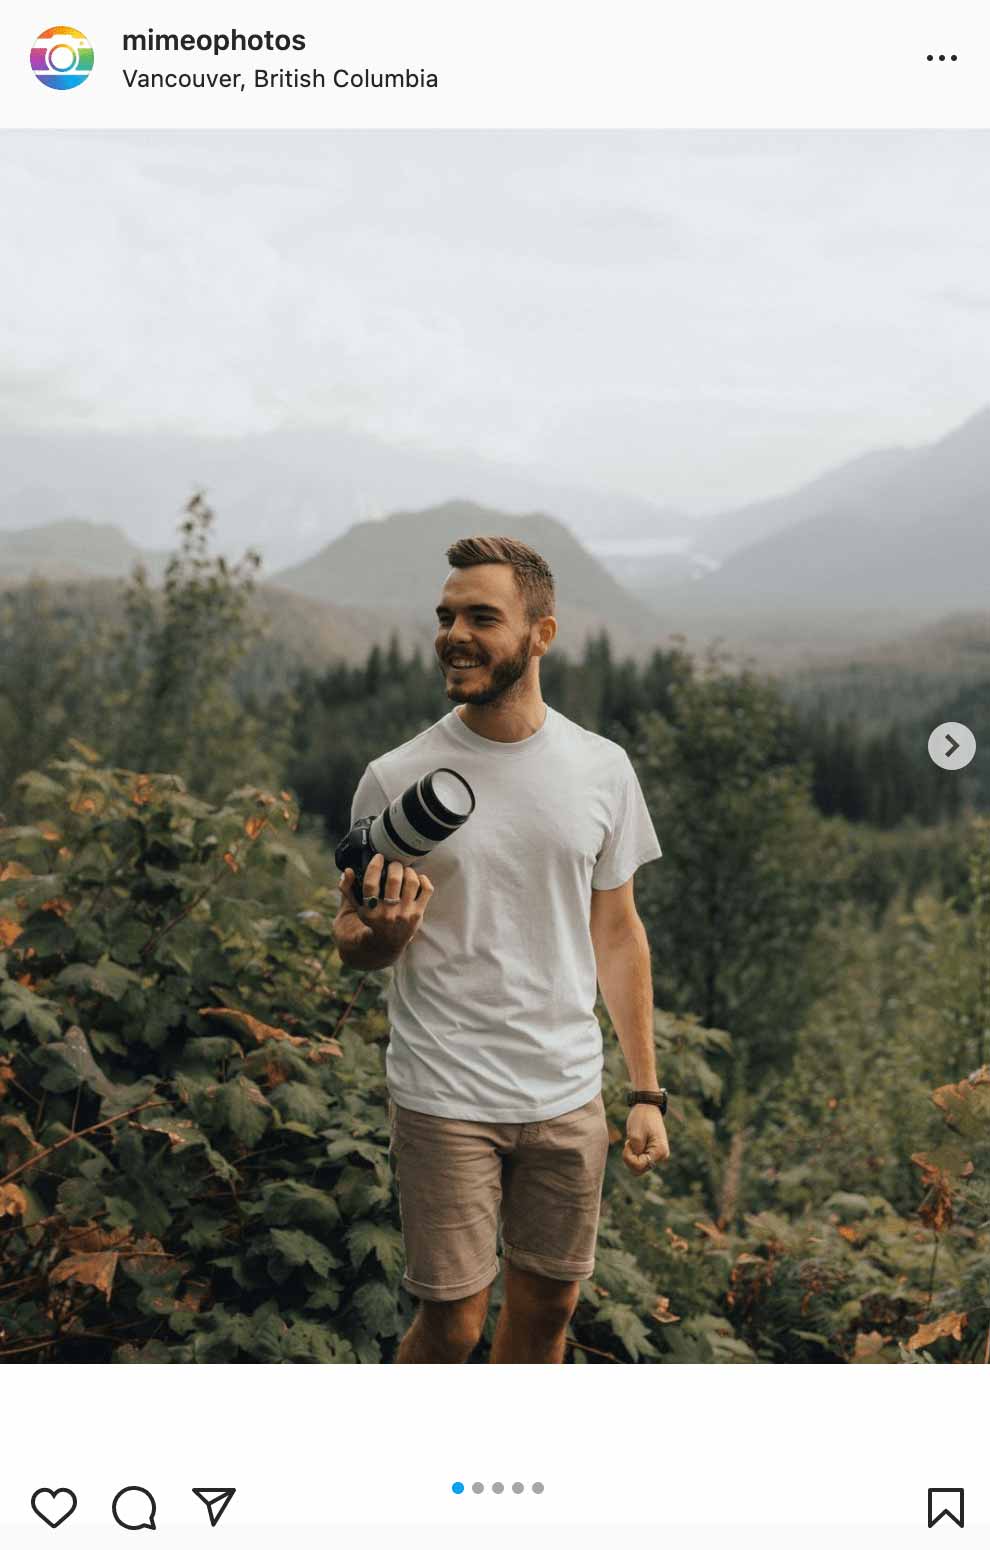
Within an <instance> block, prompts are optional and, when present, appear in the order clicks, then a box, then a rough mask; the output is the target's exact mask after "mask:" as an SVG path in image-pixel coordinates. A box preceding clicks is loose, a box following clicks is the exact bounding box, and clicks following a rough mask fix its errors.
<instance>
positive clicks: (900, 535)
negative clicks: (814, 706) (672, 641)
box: [638, 409, 990, 638]
mask: <svg viewBox="0 0 990 1550" xmlns="http://www.w3.org/2000/svg"><path fill="white" fill-rule="evenodd" d="M818 485H819V489H818V494H817V496H815V495H814V494H807V492H806V494H805V496H804V497H801V499H798V500H797V502H796V504H797V506H798V507H801V506H804V507H805V509H806V514H805V515H804V516H802V517H801V518H800V519H799V520H797V521H795V522H793V523H792V524H791V525H790V526H788V527H786V528H784V529H783V530H781V531H777V532H774V533H771V534H770V535H769V536H766V537H763V538H761V539H758V540H757V541H756V542H753V543H748V544H746V545H744V546H743V547H742V548H740V549H737V550H735V551H734V552H732V553H730V554H729V555H728V557H727V558H726V559H725V561H724V563H723V564H722V565H721V566H720V567H719V569H718V570H715V571H712V572H710V573H708V574H705V575H701V576H699V577H697V578H696V579H694V580H691V581H687V582H681V583H680V584H677V585H670V586H666V587H657V588H654V589H651V591H650V593H649V600H650V601H651V602H652V603H653V604H654V606H656V607H659V608H660V609H661V610H662V611H663V613H664V615H665V617H667V618H668V619H669V620H672V621H674V622H676V624H677V627H680V624H681V621H683V620H689V619H692V618H694V619H698V618H703V619H704V620H705V621H707V622H708V623H711V622H712V621H715V620H717V621H719V622H720V623H721V624H723V625H724V626H725V627H726V628H730V627H731V628H733V629H741V628H742V627H743V625H744V624H745V622H746V621H749V623H750V624H752V622H753V621H756V620H759V621H763V622H764V623H766V624H770V625H771V626H772V627H773V628H775V629H778V630H780V629H785V630H786V629H790V630H792V631H793V630H794V629H795V628H796V629H802V628H805V627H808V626H812V627H814V626H817V625H818V624H821V623H822V622H823V621H827V620H829V619H831V620H833V621H838V620H839V619H840V618H844V619H847V620H859V625H858V626H856V627H857V628H862V629H864V630H865V631H866V634H867V636H868V635H869V634H870V632H871V630H873V631H874V632H875V631H876V630H880V631H882V632H883V633H889V629H890V624H891V621H892V619H893V617H894V616H895V615H897V616H899V618H900V620H901V621H902V622H903V623H905V624H907V623H909V622H914V623H917V622H921V621H923V620H925V619H935V618H937V617H938V616H939V615H940V614H944V613H950V612H959V611H960V610H964V609H969V608H981V607H984V606H985V605H986V601H987V595H988V578H990V409H987V410H983V411H982V412H981V413H980V414H977V415H975V416H973V418H972V419H970V420H968V421H966V423H965V424H964V425H962V426H960V427H959V429H957V430H956V431H953V432H952V433H951V434H950V435H948V436H945V437H943V438H942V439H941V440H940V441H938V442H935V443H933V444H931V445H930V446H926V447H920V448H918V449H917V450H915V451H914V452H910V453H899V452H888V453H886V454H882V455H881V460H880V461H876V460H873V461H867V463H866V464H865V466H864V465H863V464H862V461H861V463H860V468H859V476H857V474H856V468H855V465H847V466H846V468H845V469H844V470H839V471H838V472H837V474H836V475H835V476H834V478H833V480H832V482H831V485H829V484H828V483H827V484H826V487H825V490H824V492H823V491H822V486H821V481H819V482H818ZM799 493H800V492H799ZM790 499H791V501H792V502H794V501H795V497H791V498H790ZM808 507H810V508H811V510H810V512H808V511H807V508H808ZM638 590H639V589H638ZM640 595H641V596H642V592H641V591H640ZM864 638H865V637H864Z"/></svg>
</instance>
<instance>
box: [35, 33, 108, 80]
mask: <svg viewBox="0 0 990 1550" xmlns="http://www.w3.org/2000/svg"><path fill="white" fill-rule="evenodd" d="M92 68H93V50H92V49H91V48H90V46H89V43H88V42H87V40H86V35H85V33H83V32H80V31H79V30H78V29H77V28H76V27H49V28H48V29H47V31H45V32H42V33H40V34H39V35H38V37H37V38H36V40H35V44H34V47H33V48H32V50H31V69H32V70H33V71H34V74H35V78H36V79H37V80H39V81H40V82H41V84H42V86H50V87H51V88H52V89H53V91H68V90H69V89H70V88H71V87H73V86H81V85H82V83H83V81H88V80H89V72H90V71H91V70H92Z"/></svg>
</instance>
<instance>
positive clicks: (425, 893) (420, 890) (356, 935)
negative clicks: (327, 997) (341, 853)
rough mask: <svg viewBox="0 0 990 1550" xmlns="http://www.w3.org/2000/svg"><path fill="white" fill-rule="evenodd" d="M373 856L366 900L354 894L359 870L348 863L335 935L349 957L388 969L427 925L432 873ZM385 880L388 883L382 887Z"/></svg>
mask: <svg viewBox="0 0 990 1550" xmlns="http://www.w3.org/2000/svg"><path fill="white" fill-rule="evenodd" d="M384 869H385V858H384V856H380V855H379V856H375V857H373V859H372V861H371V864H370V866H369V867H368V870H367V871H366V872H365V874H364V888H363V893H362V897H361V899H358V898H357V896H356V895H355V892H354V872H353V869H352V868H351V867H348V868H347V870H346V871H345V872H344V875H343V876H342V877H341V879H340V895H341V906H340V911H339V913H338V915H337V919H336V921H335V922H334V935H335V937H336V939H337V944H338V946H339V947H340V949H341V956H342V957H345V961H348V962H352V963H354V964H355V965H357V966H363V967H366V968H385V967H387V966H388V965H389V964H392V963H394V962H395V960H396V958H398V956H399V954H400V953H401V952H402V950H403V948H405V947H406V946H408V944H409V943H410V942H411V941H412V939H413V937H414V936H415V935H416V932H417V931H418V930H419V927H420V925H421V923H422V919H423V915H424V913H425V911H426V906H427V905H428V904H429V902H430V899H431V898H432V897H433V884H432V883H431V882H430V879H429V878H428V877H424V876H421V875H420V874H419V873H418V872H414V871H413V869H412V867H409V866H407V867H404V866H403V865H402V863H401V862H400V861H390V862H389V863H388V870H387V871H385V875H384V880H383V876H382V874H383V871H384ZM383 881H384V886H383Z"/></svg>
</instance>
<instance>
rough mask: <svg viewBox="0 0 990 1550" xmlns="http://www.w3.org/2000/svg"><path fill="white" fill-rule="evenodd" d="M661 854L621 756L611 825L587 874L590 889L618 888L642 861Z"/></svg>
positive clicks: (633, 774)
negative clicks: (589, 873)
mask: <svg viewBox="0 0 990 1550" xmlns="http://www.w3.org/2000/svg"><path fill="white" fill-rule="evenodd" d="M662 854H663V852H662V851H661V849H660V841H659V840H658V839H657V836H656V830H655V829H654V827H653V822H652V819H651V818H650V813H649V809H648V808H647V805H646V800H645V798H644V796H643V792H642V790H641V788H640V784H639V781H638V780H637V778H636V771H635V770H634V769H633V767H632V764H631V763H630V761H629V757H628V755H626V754H623V758H622V767H621V770H620V772H619V779H618V784H617V785H616V788H615V792H614V796H613V811H612V825H611V828H610V830H609V833H608V836H607V837H606V840H605V843H604V845H603V846H602V848H601V850H600V851H599V853H598V859H597V861H596V862H595V869H594V871H593V872H592V874H591V886H592V888H621V886H622V884H623V883H626V882H628V881H629V879H630V877H632V875H633V873H634V872H635V871H636V868H637V867H640V866H642V865H643V863H644V861H656V860H657V858H658V857H659V856H661V855H662Z"/></svg>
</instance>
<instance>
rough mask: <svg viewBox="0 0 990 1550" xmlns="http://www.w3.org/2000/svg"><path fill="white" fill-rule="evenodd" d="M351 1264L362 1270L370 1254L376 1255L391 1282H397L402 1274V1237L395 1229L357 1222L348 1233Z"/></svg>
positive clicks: (374, 1223) (377, 1223)
mask: <svg viewBox="0 0 990 1550" xmlns="http://www.w3.org/2000/svg"><path fill="white" fill-rule="evenodd" d="M347 1248H348V1251H349V1253H350V1256H351V1264H352V1265H353V1266H354V1268H355V1270H360V1268H361V1266H362V1265H363V1264H364V1262H365V1260H366V1259H367V1257H368V1255H369V1254H374V1256H375V1258H376V1259H377V1260H378V1263H379V1264H380V1265H381V1267H382V1269H383V1270H384V1272H385V1275H386V1276H387V1278H388V1279H389V1281H393V1282H394V1281H397V1280H398V1279H399V1276H400V1274H401V1272H402V1258H403V1254H402V1235H401V1233H397V1232H396V1230H395V1228H394V1227H387V1226H386V1225H385V1224H384V1223H379V1222H356V1223H355V1225H354V1226H353V1227H351V1228H349V1230H348V1233H347Z"/></svg>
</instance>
